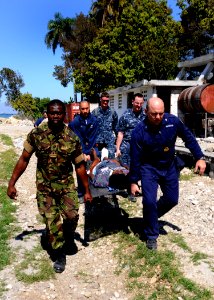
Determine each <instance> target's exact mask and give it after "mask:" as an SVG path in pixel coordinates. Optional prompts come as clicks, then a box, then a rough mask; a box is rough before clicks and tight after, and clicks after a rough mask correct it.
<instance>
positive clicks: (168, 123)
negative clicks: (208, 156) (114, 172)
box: [130, 97, 206, 250]
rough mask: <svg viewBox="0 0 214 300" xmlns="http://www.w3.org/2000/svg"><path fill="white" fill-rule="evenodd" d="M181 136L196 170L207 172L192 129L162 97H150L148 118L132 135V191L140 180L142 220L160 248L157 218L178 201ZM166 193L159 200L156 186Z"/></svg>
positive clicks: (148, 241)
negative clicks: (170, 111)
mask: <svg viewBox="0 0 214 300" xmlns="http://www.w3.org/2000/svg"><path fill="white" fill-rule="evenodd" d="M177 137H180V138H182V140H183V141H184V143H185V146H186V147H187V148H188V149H189V150H190V152H191V153H192V155H193V156H194V158H195V160H196V165H195V172H199V174H200V175H203V174H204V171H205V168H206V163H205V159H204V155H203V152H202V151H201V148H200V147H199V145H198V142H197V141H196V139H195V137H194V136H193V134H192V133H191V131H190V130H189V129H188V128H187V127H186V126H185V125H184V124H183V123H182V122H181V120H180V119H179V118H177V117H176V116H174V115H171V114H168V113H164V102H163V101H162V100H161V99H160V98H156V97H153V98H151V99H149V101H148V103H147V108H146V118H145V119H144V120H143V121H142V122H141V123H140V124H138V125H137V127H135V129H134V130H133V132H132V138H131V164H130V181H131V192H132V193H133V194H135V193H137V192H139V187H138V185H137V182H138V181H139V180H141V188H142V196H143V220H144V234H145V238H146V246H147V248H148V249H151V250H156V249H157V238H158V236H159V226H158V218H160V217H161V216H163V215H164V214H165V213H167V212H168V211H169V210H170V209H172V208H173V207H174V206H175V205H177V204H178V195H179V180H178V179H179V170H178V167H177V165H176V159H175V142H176V138H177ZM158 185H159V186H160V188H161V190H162V193H163V195H162V196H161V197H160V199H159V200H158V201H157V189H158Z"/></svg>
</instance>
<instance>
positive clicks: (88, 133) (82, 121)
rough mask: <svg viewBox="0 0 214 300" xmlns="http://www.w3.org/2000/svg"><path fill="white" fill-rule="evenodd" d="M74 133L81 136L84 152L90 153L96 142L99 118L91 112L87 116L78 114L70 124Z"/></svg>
mask: <svg viewBox="0 0 214 300" xmlns="http://www.w3.org/2000/svg"><path fill="white" fill-rule="evenodd" d="M68 127H70V128H71V129H72V130H73V131H74V133H75V134H76V135H77V136H78V137H79V139H80V142H81V145H82V152H83V153H84V154H86V155H88V154H90V151H91V148H93V147H94V146H95V144H96V140H97V135H98V122H97V118H96V117H95V116H93V115H92V114H91V113H89V115H88V117H87V118H83V117H82V116H81V115H77V116H76V117H75V118H74V120H73V121H71V122H70V123H69V124H68Z"/></svg>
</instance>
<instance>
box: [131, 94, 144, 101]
mask: <svg viewBox="0 0 214 300" xmlns="http://www.w3.org/2000/svg"><path fill="white" fill-rule="evenodd" d="M135 97H139V98H143V94H141V93H136V94H134V95H133V100H134V99H135Z"/></svg>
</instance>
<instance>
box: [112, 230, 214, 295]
mask: <svg viewBox="0 0 214 300" xmlns="http://www.w3.org/2000/svg"><path fill="white" fill-rule="evenodd" d="M117 238H118V241H117V245H118V246H117V248H116V249H115V251H114V255H115V256H116V257H117V258H118V261H119V264H118V268H117V270H116V273H120V272H125V273H127V288H128V289H129V290H131V291H132V292H133V293H134V294H135V297H134V298H133V299H134V300H141V299H142V300H144V299H147V300H151V299H160V300H161V299H163V300H165V299H167V300H168V299H179V298H180V299H186V300H196V299H197V300H208V299H212V294H211V292H210V291H209V290H207V289H204V288H201V287H200V286H198V285H197V284H196V283H194V282H193V281H191V280H189V279H187V278H185V277H184V276H183V274H182V272H181V271H180V270H179V264H178V261H177V260H176V257H175V254H174V253H173V252H172V251H169V250H158V251H151V250H148V249H147V248H146V245H145V243H143V242H142V241H140V240H139V239H138V238H137V237H135V236H133V235H126V234H124V233H119V234H118V235H117ZM181 242H182V240H179V241H177V243H179V244H181V245H183V242H182V243H181ZM184 244H185V243H184Z"/></svg>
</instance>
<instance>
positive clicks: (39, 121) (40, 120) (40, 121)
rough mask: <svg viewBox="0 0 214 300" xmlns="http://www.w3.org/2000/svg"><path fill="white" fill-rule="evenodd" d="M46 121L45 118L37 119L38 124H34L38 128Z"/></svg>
mask: <svg viewBox="0 0 214 300" xmlns="http://www.w3.org/2000/svg"><path fill="white" fill-rule="evenodd" d="M44 119H45V118H44V117H41V118H39V119H37V120H36V122H35V123H34V127H38V126H39V124H41V123H42V121H43V120H44Z"/></svg>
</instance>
